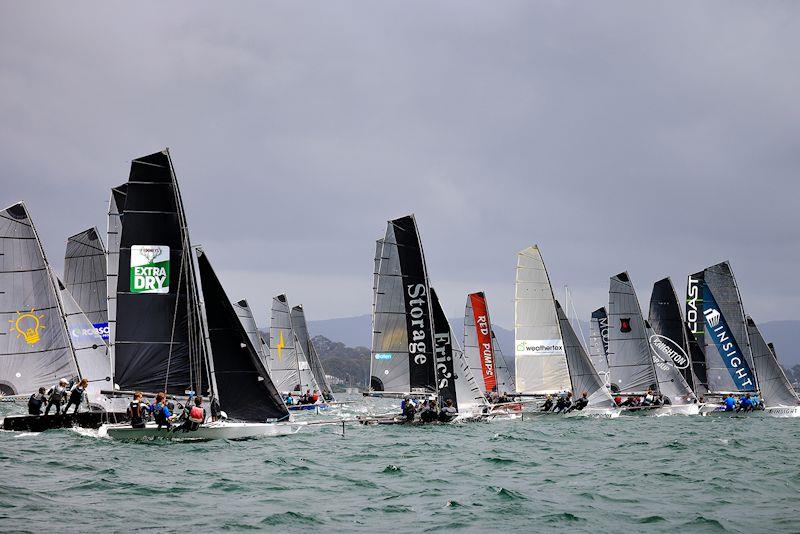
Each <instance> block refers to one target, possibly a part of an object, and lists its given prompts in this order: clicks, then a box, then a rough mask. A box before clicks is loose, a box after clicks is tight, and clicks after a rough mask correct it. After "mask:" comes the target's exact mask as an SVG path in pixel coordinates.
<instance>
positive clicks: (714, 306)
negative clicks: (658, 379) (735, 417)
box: [686, 261, 758, 393]
mask: <svg viewBox="0 0 800 534" xmlns="http://www.w3.org/2000/svg"><path fill="white" fill-rule="evenodd" d="M686 293H687V300H686V319H687V321H688V323H689V327H690V329H691V331H692V333H693V335H694V336H695V339H696V340H697V342H698V344H699V346H700V348H701V349H702V351H703V354H704V355H705V372H706V378H707V384H708V390H709V392H711V393H730V392H753V391H756V390H757V389H758V383H757V381H756V375H755V373H754V371H753V359H752V354H751V351H750V341H749V337H748V335H747V323H746V321H745V314H744V309H743V307H742V301H741V297H740V295H739V288H738V287H737V285H736V280H735V279H734V277H733V271H732V270H731V267H730V264H729V263H728V262H727V261H726V262H722V263H718V264H716V265H713V266H711V267H708V268H707V269H705V270H703V271H702V272H700V273H696V274H693V275H691V276H689V279H688V284H687V292H686Z"/></svg>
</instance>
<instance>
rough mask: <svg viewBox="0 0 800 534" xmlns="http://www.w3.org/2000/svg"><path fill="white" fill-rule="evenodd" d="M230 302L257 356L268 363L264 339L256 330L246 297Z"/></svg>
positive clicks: (254, 320)
mask: <svg viewBox="0 0 800 534" xmlns="http://www.w3.org/2000/svg"><path fill="white" fill-rule="evenodd" d="M232 304H233V309H234V311H236V315H237V316H238V317H239V321H241V323H242V327H243V328H244V331H245V332H247V337H249V338H250V343H251V344H252V345H253V348H255V349H256V353H257V354H258V357H259V358H261V360H262V361H263V362H264V365H268V361H269V358H268V357H267V354H266V351H265V349H264V340H263V339H262V338H261V334H260V333H259V331H258V326H257V325H256V319H255V317H254V316H253V310H251V309H250V305H249V304H248V303H247V300H246V299H242V300H240V301H239V302H234V303H232ZM268 369H269V367H268Z"/></svg>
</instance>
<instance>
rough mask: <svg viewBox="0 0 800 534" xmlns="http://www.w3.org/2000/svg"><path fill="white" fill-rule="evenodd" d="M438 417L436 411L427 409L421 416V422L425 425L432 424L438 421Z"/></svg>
mask: <svg viewBox="0 0 800 534" xmlns="http://www.w3.org/2000/svg"><path fill="white" fill-rule="evenodd" d="M437 417H438V414H437V413H436V410H433V409H431V408H425V409H424V410H422V412H421V413H420V414H419V420H420V421H422V422H423V423H432V422H434V421H436V419H437Z"/></svg>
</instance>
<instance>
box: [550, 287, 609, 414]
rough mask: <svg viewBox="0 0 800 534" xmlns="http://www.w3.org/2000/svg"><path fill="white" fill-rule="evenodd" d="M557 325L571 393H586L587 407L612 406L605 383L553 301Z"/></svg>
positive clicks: (556, 303) (563, 314)
mask: <svg viewBox="0 0 800 534" xmlns="http://www.w3.org/2000/svg"><path fill="white" fill-rule="evenodd" d="M555 306H556V314H557V315H558V323H559V325H560V327H561V336H562V339H563V340H564V353H565V354H566V358H567V366H568V367H569V378H570V383H571V384H572V393H573V395H575V397H580V395H582V394H583V392H584V391H585V392H587V393H588V399H589V405H591V406H598V407H603V408H611V407H613V406H614V399H613V398H611V394H610V393H609V392H608V389H607V388H606V386H605V381H604V380H603V379H602V378H600V375H598V374H597V370H596V369H595V368H594V365H592V361H591V359H590V358H589V356H588V355H587V354H586V351H585V350H584V349H583V345H582V344H581V342H580V341H579V340H578V336H577V335H575V330H574V329H573V328H572V325H571V324H570V322H569V319H567V315H566V314H565V313H564V310H563V309H561V305H560V304H559V303H558V301H555Z"/></svg>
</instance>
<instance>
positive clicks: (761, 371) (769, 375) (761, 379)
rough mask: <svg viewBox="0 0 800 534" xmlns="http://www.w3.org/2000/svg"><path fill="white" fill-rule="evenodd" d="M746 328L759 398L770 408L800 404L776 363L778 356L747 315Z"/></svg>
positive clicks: (798, 398) (799, 398)
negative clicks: (759, 392) (759, 389)
mask: <svg viewBox="0 0 800 534" xmlns="http://www.w3.org/2000/svg"><path fill="white" fill-rule="evenodd" d="M747 329H748V331H749V335H750V343H751V346H752V349H753V360H754V363H755V368H756V373H757V374H758V385H759V386H760V388H761V399H762V400H763V401H764V406H766V407H767V408H772V407H776V406H797V405H800V397H798V396H797V392H796V391H795V390H794V388H793V387H792V385H791V383H789V380H788V379H787V378H786V374H785V373H784V372H783V369H782V368H781V366H780V364H778V358H777V357H776V356H775V353H774V352H773V351H772V350H771V349H770V347H769V345H768V344H767V343H766V342H765V341H764V337H763V336H762V335H761V332H760V331H759V330H758V327H757V326H756V323H755V322H754V321H753V319H752V318H750V317H749V316H748V317H747Z"/></svg>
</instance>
